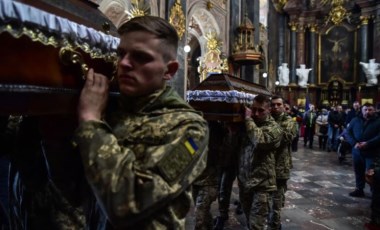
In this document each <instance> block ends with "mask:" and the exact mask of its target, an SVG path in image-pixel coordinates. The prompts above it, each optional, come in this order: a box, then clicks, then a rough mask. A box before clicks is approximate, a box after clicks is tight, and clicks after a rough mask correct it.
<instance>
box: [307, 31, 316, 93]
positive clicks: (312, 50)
mask: <svg viewBox="0 0 380 230" xmlns="http://www.w3.org/2000/svg"><path fill="white" fill-rule="evenodd" d="M316 30H317V25H316V24H311V25H310V31H309V32H310V33H309V35H310V38H309V49H308V50H309V65H310V68H312V70H311V71H310V73H309V83H310V86H315V84H316V77H315V75H316V72H317V62H316V52H315V50H316V47H317V46H316V36H317V35H316Z"/></svg>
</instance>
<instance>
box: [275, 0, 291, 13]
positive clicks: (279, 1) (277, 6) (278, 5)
mask: <svg viewBox="0 0 380 230" xmlns="http://www.w3.org/2000/svg"><path fill="white" fill-rule="evenodd" d="M287 2H288V0H277V1H276V0H272V3H273V6H274V8H275V10H276V11H277V12H282V8H283V7H284V6H285V4H286V3H287Z"/></svg>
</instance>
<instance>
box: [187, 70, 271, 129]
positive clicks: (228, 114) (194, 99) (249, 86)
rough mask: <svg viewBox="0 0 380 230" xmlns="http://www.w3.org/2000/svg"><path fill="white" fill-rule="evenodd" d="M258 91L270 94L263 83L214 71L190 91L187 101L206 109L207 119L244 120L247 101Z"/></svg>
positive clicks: (197, 107) (198, 108)
mask: <svg viewBox="0 0 380 230" xmlns="http://www.w3.org/2000/svg"><path fill="white" fill-rule="evenodd" d="M258 94H264V95H267V96H271V93H270V92H269V91H268V90H267V89H266V88H265V87H264V86H262V85H259V84H255V83H252V82H249V81H246V80H242V79H240V78H237V77H234V76H231V75H228V74H212V75H210V76H209V77H208V78H206V79H205V80H204V81H203V82H202V83H200V84H199V85H198V86H197V87H195V88H194V89H192V90H189V91H188V92H187V101H188V102H189V103H190V105H191V106H193V107H194V108H195V109H197V110H200V111H202V112H203V115H204V118H205V119H206V120H222V121H231V122H241V121H243V118H244V117H243V114H244V105H248V104H251V103H252V100H253V98H254V97H255V96H256V95H258Z"/></svg>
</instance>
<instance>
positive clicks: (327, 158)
mask: <svg viewBox="0 0 380 230" xmlns="http://www.w3.org/2000/svg"><path fill="white" fill-rule="evenodd" d="M293 166H294V167H293V170H292V173H291V179H290V180H289V181H288V191H287V193H286V203H285V207H284V208H283V211H282V229H289V230H290V229H291V230H298V229H300V230H301V229H305V230H306V229H307V230H309V229H310V230H311V229H312V230H323V229H328V230H330V229H336V230H351V229H352V230H354V229H355V230H358V229H364V223H367V222H369V220H370V219H369V217H370V203H371V198H370V195H371V193H370V191H369V188H368V186H366V188H365V193H366V197H364V198H353V197H350V196H349V195H348V193H349V192H351V191H352V190H353V189H354V186H355V177H354V173H353V169H352V159H351V156H347V157H346V159H345V160H344V161H343V163H342V164H340V163H339V161H338V157H337V154H336V153H334V152H325V151H321V150H319V149H318V148H315V147H314V149H309V148H304V147H303V145H301V141H300V144H299V149H298V152H295V153H293ZM237 199H238V187H237V184H236V183H234V187H233V194H232V199H231V206H230V219H229V221H228V223H227V224H226V226H225V229H236V230H237V229H246V228H245V218H244V215H237V214H236V213H235V208H236V206H235V205H234V201H236V200H237ZM193 212H194V209H192V210H191V211H190V212H189V214H188V216H187V219H186V229H193V228H194V215H193ZM212 213H213V215H214V216H216V215H218V212H217V203H216V202H214V204H213V206H212Z"/></svg>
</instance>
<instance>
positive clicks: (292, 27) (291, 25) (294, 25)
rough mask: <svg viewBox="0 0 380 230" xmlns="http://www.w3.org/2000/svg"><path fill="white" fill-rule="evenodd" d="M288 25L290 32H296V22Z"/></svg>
mask: <svg viewBox="0 0 380 230" xmlns="http://www.w3.org/2000/svg"><path fill="white" fill-rule="evenodd" d="M288 25H289V26H290V30H291V31H296V30H297V26H298V23H297V22H289V24H288Z"/></svg>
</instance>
